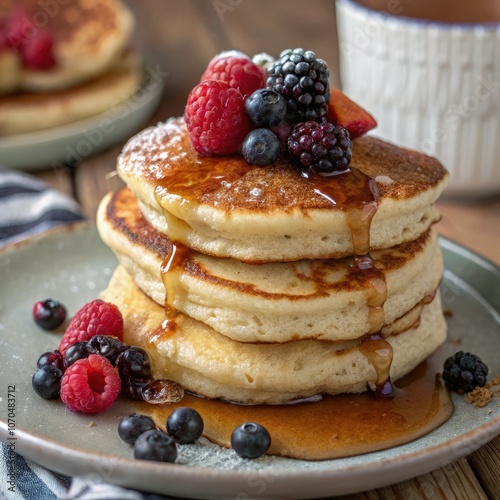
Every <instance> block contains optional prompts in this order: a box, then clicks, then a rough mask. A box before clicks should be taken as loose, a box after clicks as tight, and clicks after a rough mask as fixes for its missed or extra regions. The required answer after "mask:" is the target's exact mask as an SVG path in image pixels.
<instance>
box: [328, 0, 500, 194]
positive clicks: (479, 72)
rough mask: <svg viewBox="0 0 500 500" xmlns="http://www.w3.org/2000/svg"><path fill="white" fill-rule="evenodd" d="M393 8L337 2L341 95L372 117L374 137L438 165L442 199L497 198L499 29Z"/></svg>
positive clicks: (499, 178) (495, 25)
mask: <svg viewBox="0 0 500 500" xmlns="http://www.w3.org/2000/svg"><path fill="white" fill-rule="evenodd" d="M471 1H472V0H471ZM397 4H398V0H388V1H387V7H388V10H387V11H382V12H381V11H376V10H372V9H370V8H367V7H364V6H362V5H360V4H359V3H357V2H355V1H354V0H337V4H336V9H337V25H338V33H339V53H340V73H341V81H342V89H343V91H344V92H345V93H346V94H347V95H348V96H349V97H351V98H352V99H353V100H354V101H356V102H358V103H359V104H360V105H362V106H363V107H364V108H366V109H367V110H368V111H370V112H371V113H372V114H373V115H374V117H375V118H376V120H377V122H378V127H377V128H376V129H375V130H374V131H373V134H374V135H377V136H379V137H381V138H384V139H386V140H388V141H390V142H393V143H395V144H398V145H401V146H405V147H408V148H411V149H416V150H418V151H422V152H424V153H426V154H429V155H431V156H436V157H437V158H438V159H439V160H440V161H441V162H442V163H443V165H444V166H445V167H446V168H447V169H448V170H449V172H450V184H449V187H448V188H447V190H446V191H445V195H459V196H469V197H471V196H472V197H483V196H488V195H493V194H498V193H500V22H496V23H489V22H487V23H456V22H455V23H453V22H439V21H432V20H424V19H415V18H409V17H404V11H401V9H400V11H399V12H398V11H397ZM391 6H392V9H393V10H392V11H390V8H391ZM400 7H401V4H400ZM391 12H393V13H397V15H393V14H392V13H391Z"/></svg>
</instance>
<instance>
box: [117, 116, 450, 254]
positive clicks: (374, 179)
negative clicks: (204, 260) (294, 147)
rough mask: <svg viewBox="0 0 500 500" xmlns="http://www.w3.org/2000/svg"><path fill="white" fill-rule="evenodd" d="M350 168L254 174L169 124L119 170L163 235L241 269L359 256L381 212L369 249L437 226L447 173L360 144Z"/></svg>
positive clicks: (433, 163) (283, 167)
mask: <svg viewBox="0 0 500 500" xmlns="http://www.w3.org/2000/svg"><path fill="white" fill-rule="evenodd" d="M351 167H352V168H351V170H350V171H348V172H345V173H342V174H340V175H333V176H328V177H326V176H321V175H312V174H310V173H304V172H302V171H300V170H299V169H298V168H297V167H295V166H294V165H293V164H291V163H290V162H288V161H286V160H278V161H277V162H276V163H274V164H273V165H271V166H269V167H254V166H251V165H249V164H248V163H247V162H246V161H245V160H244V159H243V157H241V156H239V155H235V156H225V157H217V156H211V157H202V156H199V155H198V154H197V153H196V152H195V150H194V149H193V147H192V145H191V142H190V140H189V136H188V134H187V130H186V127H185V124H184V121H183V120H182V119H172V120H169V121H168V122H166V123H161V124H159V125H158V126H156V127H152V128H149V129H146V130H144V131H142V132H141V133H139V134H138V135H136V136H135V137H133V138H132V139H131V140H130V141H129V142H128V143H127V145H126V146H125V148H124V150H123V151H122V154H121V155H120V157H119V160H118V166H117V170H118V173H119V175H120V176H121V178H122V179H123V180H124V181H125V182H126V184H127V185H128V187H129V188H130V189H131V190H132V191H133V192H134V194H135V195H136V197H137V198H138V199H139V201H140V202H141V208H142V210H143V213H144V215H145V216H146V218H147V219H148V220H149V221H150V222H151V223H152V225H153V226H154V227H155V228H156V229H157V230H159V231H161V232H165V233H167V234H168V235H169V236H170V238H171V239H172V240H175V241H180V242H182V243H184V244H186V245H187V246H189V247H191V248H194V249H195V250H198V251H200V252H202V253H206V254H209V255H215V256H218V257H232V258H236V259H239V260H243V261H251V262H262V261H292V260H299V259H305V258H339V257H343V256H346V255H352V254H353V253H360V252H357V251H356V252H355V248H354V245H353V238H352V232H353V230H356V227H357V228H358V232H359V230H361V232H362V231H363V229H365V230H366V229H368V230H369V229H370V228H369V222H368V219H369V214H370V212H371V213H373V211H374V208H375V207H378V208H377V210H376V213H375V216H374V217H373V221H372V224H371V230H370V231H369V249H381V248H389V247H392V246H394V245H397V244H400V243H403V242H407V241H412V240H414V239H416V238H418V237H419V236H420V235H421V234H423V233H424V232H425V231H426V230H427V229H428V228H429V226H430V225H431V224H432V223H433V222H435V221H436V220H437V219H438V218H439V215H438V213H437V211H436V210H435V209H434V208H433V206H432V204H433V202H434V201H435V200H436V199H437V198H438V197H439V195H440V194H441V192H442V190H443V189H444V187H445V185H446V180H447V173H446V170H445V169H444V168H443V167H442V166H441V165H440V163H439V162H438V161H437V160H435V159H433V158H430V157H427V156H425V155H423V154H420V153H417V152H415V151H409V150H406V149H401V148H398V147H396V146H393V145H391V144H388V143H386V142H383V141H381V140H378V139H375V138H373V137H369V136H364V137H361V138H359V139H356V140H355V141H354V142H353V156H352V161H351ZM362 226H364V228H363V227H362ZM367 250H368V249H367Z"/></svg>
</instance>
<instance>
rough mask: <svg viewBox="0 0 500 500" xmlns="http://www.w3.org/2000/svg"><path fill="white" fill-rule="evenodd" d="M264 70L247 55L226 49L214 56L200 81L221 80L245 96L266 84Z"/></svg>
mask: <svg viewBox="0 0 500 500" xmlns="http://www.w3.org/2000/svg"><path fill="white" fill-rule="evenodd" d="M266 79H267V74H265V70H264V69H263V68H261V67H260V66H258V65H257V64H255V63H254V62H253V61H252V60H251V59H250V58H249V57H248V56H247V55H245V54H243V53H242V52H237V51H234V50H232V51H226V52H222V53H220V54H219V55H217V56H215V57H214V58H213V59H212V60H211V61H210V62H209V63H208V67H207V69H206V70H205V73H203V75H202V77H201V80H200V82H204V81H205V80H222V81H224V82H227V83H229V86H230V87H233V88H234V89H237V90H239V91H240V92H241V93H242V94H243V96H245V97H247V96H249V95H250V94H251V93H252V92H254V91H255V90H257V89H262V88H264V87H265V86H266Z"/></svg>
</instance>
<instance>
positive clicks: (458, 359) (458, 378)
mask: <svg viewBox="0 0 500 500" xmlns="http://www.w3.org/2000/svg"><path fill="white" fill-rule="evenodd" d="M487 375H488V367H487V366H486V365H485V364H484V363H483V361H481V358H479V357H478V356H476V355H475V354H471V353H470V352H463V351H458V352H456V353H455V355H454V356H451V357H449V358H448V359H447V360H446V361H445V362H444V370H443V379H444V381H445V382H446V385H447V387H448V389H450V390H452V391H456V392H458V393H460V394H462V393H468V392H471V391H473V390H474V389H475V388H476V387H484V385H485V384H486V376H487Z"/></svg>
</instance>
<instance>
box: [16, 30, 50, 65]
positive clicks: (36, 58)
mask: <svg viewBox="0 0 500 500" xmlns="http://www.w3.org/2000/svg"><path fill="white" fill-rule="evenodd" d="M52 46H53V40H52V37H51V36H50V35H49V34H48V33H46V32H44V31H39V32H38V33H37V34H36V36H34V37H32V38H27V39H26V40H25V42H24V44H23V47H22V51H21V54H22V59H23V64H24V66H26V67H27V68H32V69H49V68H52V67H53V66H55V64H56V61H55V59H54V56H53V53H52Z"/></svg>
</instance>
